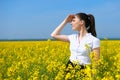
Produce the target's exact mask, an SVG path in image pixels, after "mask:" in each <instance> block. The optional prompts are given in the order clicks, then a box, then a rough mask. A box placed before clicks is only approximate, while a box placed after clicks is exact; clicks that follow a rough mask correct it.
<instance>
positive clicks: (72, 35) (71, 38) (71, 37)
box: [68, 34, 76, 42]
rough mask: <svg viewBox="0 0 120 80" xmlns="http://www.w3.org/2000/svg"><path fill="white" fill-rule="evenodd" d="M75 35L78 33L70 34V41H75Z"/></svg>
mask: <svg viewBox="0 0 120 80" xmlns="http://www.w3.org/2000/svg"><path fill="white" fill-rule="evenodd" d="M75 36H76V34H71V35H68V39H69V41H70V42H73V40H74V38H75Z"/></svg>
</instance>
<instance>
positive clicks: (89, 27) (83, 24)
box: [51, 13, 100, 69]
mask: <svg viewBox="0 0 120 80" xmlns="http://www.w3.org/2000/svg"><path fill="white" fill-rule="evenodd" d="M67 23H70V24H71V26H72V29H73V30H75V31H78V34H71V35H61V34H60V32H61V31H62V29H63V28H64V27H65V25H66V24H67ZM51 36H52V37H53V38H55V39H58V40H61V41H66V42H69V43H70V51H71V56H70V60H69V61H68V63H67V66H68V64H71V65H72V66H74V65H73V62H74V61H78V63H79V65H80V66H81V69H84V68H85V67H84V65H86V64H90V63H91V62H90V57H89V54H90V52H91V51H93V52H95V53H97V58H98V59H99V57H100V40H99V39H98V38H97V37H96V36H97V34H96V30H95V19H94V16H93V15H91V14H85V13H77V14H75V15H74V14H70V15H69V16H67V17H66V18H65V19H64V21H63V22H62V23H61V24H60V25H59V26H58V27H57V28H56V29H55V30H54V31H53V32H52V34H51ZM86 46H88V47H89V49H90V51H88V49H86Z"/></svg>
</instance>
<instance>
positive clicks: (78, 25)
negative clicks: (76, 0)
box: [71, 15, 82, 31]
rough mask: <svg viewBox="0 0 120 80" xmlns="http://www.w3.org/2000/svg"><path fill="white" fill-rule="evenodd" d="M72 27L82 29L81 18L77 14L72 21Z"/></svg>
mask: <svg viewBox="0 0 120 80" xmlns="http://www.w3.org/2000/svg"><path fill="white" fill-rule="evenodd" d="M71 25H72V29H73V30H78V31H79V30H80V29H81V25H82V23H81V20H80V18H79V17H78V16H76V15H75V17H74V18H73V19H72V21H71Z"/></svg>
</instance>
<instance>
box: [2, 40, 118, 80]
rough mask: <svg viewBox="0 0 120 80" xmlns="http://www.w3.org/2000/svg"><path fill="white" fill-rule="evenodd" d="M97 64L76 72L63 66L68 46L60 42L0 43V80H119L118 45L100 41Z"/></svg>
mask: <svg viewBox="0 0 120 80" xmlns="http://www.w3.org/2000/svg"><path fill="white" fill-rule="evenodd" d="M100 53H101V56H100V60H99V61H96V59H95V55H96V54H95V53H93V52H91V54H90V57H91V62H92V64H91V65H86V68H85V69H83V70H80V66H79V65H77V66H75V67H74V68H73V67H72V66H71V65H69V67H68V68H66V63H67V61H68V60H69V56H70V51H69V43H65V42H60V41H51V40H48V41H11V42H9V41H8V42H0V80H120V41H119V40H102V41H101V52H100Z"/></svg>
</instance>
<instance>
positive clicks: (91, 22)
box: [76, 13, 97, 37]
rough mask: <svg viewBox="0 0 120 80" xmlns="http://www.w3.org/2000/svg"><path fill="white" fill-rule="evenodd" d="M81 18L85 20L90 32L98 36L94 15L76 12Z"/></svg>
mask: <svg viewBox="0 0 120 80" xmlns="http://www.w3.org/2000/svg"><path fill="white" fill-rule="evenodd" d="M76 15H77V16H78V17H79V18H80V19H82V20H84V22H85V27H86V29H87V31H88V33H91V34H92V35H93V36H95V37H97V34H96V30H95V19H94V16H93V15H91V14H88V15H87V14H85V13H77V14H76Z"/></svg>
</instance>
